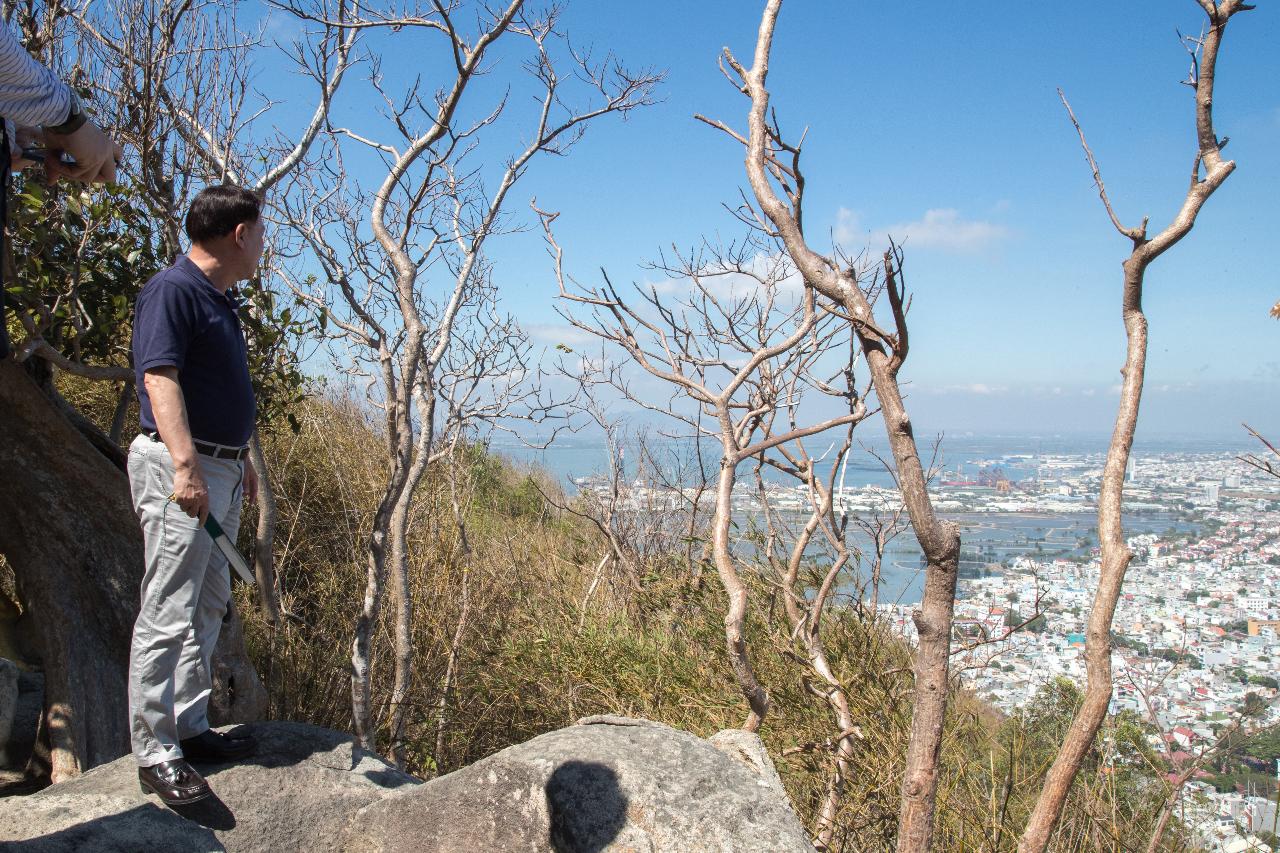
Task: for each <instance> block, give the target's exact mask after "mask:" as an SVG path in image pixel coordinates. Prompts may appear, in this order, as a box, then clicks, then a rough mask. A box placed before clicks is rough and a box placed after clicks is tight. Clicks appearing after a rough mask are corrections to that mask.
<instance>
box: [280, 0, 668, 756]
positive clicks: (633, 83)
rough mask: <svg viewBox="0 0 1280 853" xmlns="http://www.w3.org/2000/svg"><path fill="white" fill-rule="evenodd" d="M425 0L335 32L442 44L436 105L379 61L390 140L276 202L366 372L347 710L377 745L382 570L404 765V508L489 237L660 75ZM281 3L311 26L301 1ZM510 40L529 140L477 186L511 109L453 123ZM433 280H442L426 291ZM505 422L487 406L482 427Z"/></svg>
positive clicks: (434, 423)
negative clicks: (368, 409)
mask: <svg viewBox="0 0 1280 853" xmlns="http://www.w3.org/2000/svg"><path fill="white" fill-rule="evenodd" d="M282 5H283V4H282ZM422 5H423V9H424V11H422V13H421V14H419V13H418V11H416V10H417V6H416V5H415V6H413V7H412V10H411V11H409V12H406V13H405V14H400V13H399V12H397V13H396V14H392V13H391V12H390V11H387V10H385V9H382V10H379V9H373V8H365V9H363V10H362V11H361V13H360V15H359V16H352V17H351V18H349V19H347V20H344V21H342V22H341V23H340V24H338V25H339V26H341V27H342V28H344V29H345V30H347V31H357V30H359V31H366V30H370V29H379V30H387V31H391V30H394V31H397V32H400V33H401V35H400V37H401V38H404V37H407V36H410V35H420V36H422V37H434V38H438V39H441V40H442V42H443V43H442V45H441V47H442V48H443V49H444V50H445V51H447V54H448V55H451V56H452V57H453V58H454V60H455V61H454V73H453V76H452V79H451V80H449V81H448V82H447V83H446V84H445V85H444V86H443V87H441V88H440V89H439V90H438V91H437V92H436V93H435V95H434V96H433V97H432V98H426V97H424V96H423V94H422V93H420V92H419V89H418V85H417V84H416V83H414V84H412V85H411V86H410V87H409V88H408V89H407V90H406V91H403V92H400V93H395V94H393V93H391V92H389V91H388V90H387V87H386V84H385V83H384V78H383V77H382V75H381V71H380V68H379V66H378V63H377V62H376V61H375V62H373V63H372V65H373V69H374V74H373V76H372V79H371V82H372V84H373V86H374V89H375V92H376V93H377V94H378V95H379V97H381V98H382V100H383V101H384V102H385V103H386V105H387V109H388V116H387V118H388V119H389V122H388V123H389V124H390V125H391V127H392V128H393V130H392V131H391V133H393V134H394V137H395V142H383V141H377V140H375V139H374V138H372V137H373V136H375V135H377V134H371V133H369V132H367V131H365V132H360V131H358V130H357V129H353V128H349V127H340V126H336V125H335V126H331V127H329V128H327V129H326V136H327V139H328V154H329V156H328V157H327V158H326V159H325V161H324V162H322V163H317V164H316V168H314V169H313V170H310V172H309V174H307V175H305V176H300V175H295V176H294V179H295V180H296V182H297V192H298V196H297V198H298V201H296V202H295V201H292V200H290V201H288V202H286V208H287V209H286V210H285V212H284V218H285V220H286V221H287V222H288V224H289V226H290V228H291V229H292V230H293V231H294V232H295V233H297V234H298V235H299V240H300V247H299V248H300V249H301V250H303V251H304V252H305V253H306V257H307V258H308V259H310V260H311V261H314V262H315V263H317V264H318V265H319V267H320V268H321V269H322V270H323V273H324V275H323V278H314V279H312V280H308V279H307V278H306V276H305V275H301V274H300V275H298V276H295V277H292V278H291V279H290V281H291V286H292V287H293V288H294V290H295V292H296V293H297V294H298V295H299V296H300V297H301V298H303V299H305V300H306V301H307V302H308V303H309V304H310V305H312V306H313V307H314V308H315V309H316V310H317V311H318V312H323V314H324V316H325V317H326V319H327V323H328V324H329V325H330V327H331V328H332V329H333V330H334V334H335V336H336V337H337V338H338V339H341V341H343V342H344V343H345V344H347V345H348V347H349V348H348V349H347V351H346V352H345V353H344V356H343V358H342V360H343V361H344V362H346V369H349V370H351V371H354V372H357V373H359V374H361V375H364V376H366V377H368V378H369V380H370V402H371V404H373V405H374V406H376V407H378V408H379V409H381V410H382V412H383V413H384V415H385V419H384V428H383V438H384V441H385V447H384V451H385V453H386V455H387V461H388V463H389V472H388V477H387V482H386V486H385V489H384V491H383V494H382V497H381V500H380V501H379V504H378V508H377V511H376V513H375V515H374V520H373V527H372V531H371V532H370V535H369V539H368V544H367V554H368V558H367V565H368V571H367V579H366V591H365V597H364V606H363V608H362V611H361V614H360V616H359V618H358V619H357V622H356V626H355V632H354V634H355V637H354V641H353V644H352V713H353V718H354V721H355V729H356V735H357V738H358V739H359V741H360V743H361V745H362V746H363V747H365V748H366V749H370V750H372V749H374V748H375V746H376V740H377V738H376V730H377V725H376V723H375V717H374V709H373V706H372V704H371V690H372V686H371V677H370V670H371V653H372V651H371V650H372V632H373V629H374V626H375V625H376V623H377V621H378V618H379V613H380V610H381V607H382V599H383V588H384V583H385V579H386V576H387V572H388V570H390V571H391V582H392V590H393V593H394V599H395V605H396V609H395V639H394V643H393V645H394V657H395V665H394V683H393V686H392V690H391V696H390V700H389V703H388V727H389V731H390V742H391V754H392V756H393V757H394V759H395V760H396V762H397V763H398V764H400V765H403V763H404V760H405V743H404V736H405V731H406V724H407V713H408V710H409V705H408V699H409V693H410V689H411V679H412V669H413V667H412V662H413V645H412V632H411V624H412V601H411V598H410V595H409V557H410V555H409V552H408V545H407V530H408V520H409V512H410V508H411V504H412V501H413V497H414V493H415V490H416V488H417V486H418V483H419V481H420V480H421V477H422V475H423V473H424V471H425V470H426V467H427V465H428V463H429V461H430V460H431V458H432V455H433V452H434V450H435V447H436V444H437V442H438V440H439V437H438V435H437V429H438V428H439V418H440V416H441V412H440V406H441V399H442V398H441V395H442V393H446V391H445V388H446V386H447V385H448V383H449V382H450V380H449V379H448V375H449V368H448V365H449V363H450V362H449V358H450V353H451V352H452V351H453V348H454V347H455V346H456V345H457V342H458V339H459V331H458V330H459V328H461V327H462V326H464V325H465V324H467V323H479V324H481V327H483V328H487V329H491V330H497V329H498V328H499V327H498V326H497V325H494V324H492V323H490V320H491V319H492V318H490V317H488V316H487V315H486V314H485V313H484V311H483V310H482V306H483V304H484V302H485V298H486V297H485V296H484V294H485V293H486V292H490V293H491V292H492V286H491V283H490V276H491V269H490V267H489V265H488V262H487V261H486V260H485V256H484V248H485V243H486V241H487V240H488V239H489V238H490V237H491V236H493V235H495V234H497V233H500V232H501V230H502V223H501V218H500V217H501V215H502V213H503V208H504V204H505V202H506V199H507V196H508V194H509V193H510V191H511V189H512V188H513V187H514V186H515V185H516V184H517V183H518V182H519V180H520V179H521V178H522V177H523V176H524V175H525V173H526V172H527V171H528V169H529V167H530V165H531V163H532V162H533V160H534V158H535V157H537V156H538V155H540V154H564V153H566V152H567V151H568V150H569V149H570V148H571V147H572V146H573V144H574V143H575V142H577V141H578V140H579V139H580V138H581V136H582V134H583V132H584V131H585V129H586V126H587V124H588V123H590V122H591V121H593V120H595V119H597V118H600V117H602V116H605V115H609V114H612V113H626V112H628V111H630V110H631V109H634V108H636V107H639V106H642V105H644V104H646V103H648V102H649V100H650V93H651V90H652V88H653V86H654V85H655V84H656V82H657V80H658V76H657V75H654V74H651V73H640V74H632V73H631V72H629V71H628V70H626V69H625V68H624V67H623V66H622V65H621V64H619V63H617V62H616V61H615V60H613V59H612V58H609V59H608V60H607V61H605V62H593V61H592V60H591V59H590V58H589V57H584V56H580V55H577V54H574V53H573V52H572V51H571V50H570V51H567V52H568V53H569V55H570V60H571V64H572V66H573V74H572V76H571V77H569V78H562V77H561V76H560V73H559V71H558V70H557V61H558V60H557V58H556V57H557V55H558V54H559V53H560V52H561V51H560V49H559V46H558V45H559V43H560V41H561V37H560V36H559V35H558V33H557V32H556V25H557V17H556V11H555V10H554V9H552V10H550V11H549V12H548V13H547V14H546V15H543V16H534V15H531V14H526V12H525V11H524V3H523V0H512V2H510V3H508V4H507V5H506V6H505V7H504V8H502V9H498V10H491V9H488V8H487V7H483V6H477V8H476V9H475V10H474V12H475V15H476V17H477V23H476V26H475V31H474V33H471V34H468V33H467V32H465V31H464V30H463V29H462V27H461V26H460V24H459V23H458V21H459V20H460V16H461V10H460V9H459V8H458V7H456V6H454V5H449V6H445V5H442V4H422ZM288 8H290V9H292V10H295V11H297V12H299V13H300V14H315V15H316V16H317V18H318V19H319V18H320V17H321V13H319V12H315V11H314V10H312V11H310V12H309V11H308V8H309V7H302V6H301V5H300V4H289V5H288ZM388 8H389V7H388ZM468 14H470V13H468ZM322 20H323V23H324V24H325V25H326V26H328V25H332V24H333V21H332V20H331V19H330V18H328V17H323V19H322ZM508 37H514V38H516V39H519V40H521V41H522V42H523V43H524V44H525V45H526V47H527V49H528V57H529V58H528V61H527V63H526V67H527V69H528V70H529V71H530V73H531V75H532V80H533V83H534V85H536V87H537V89H538V94H537V96H538V98H539V101H540V106H539V109H538V113H537V115H536V116H535V117H534V120H533V126H532V127H531V128H530V133H529V135H528V138H529V140H530V141H529V142H528V144H527V145H526V146H525V147H523V148H521V149H519V150H517V151H516V152H515V153H514V154H513V155H512V156H511V157H510V159H509V160H507V162H506V163H505V165H504V168H503V169H502V171H501V172H500V174H499V177H498V179H497V182H496V186H495V187H493V188H492V189H486V187H485V186H484V182H483V180H482V176H481V172H482V170H483V167H480V168H475V167H473V166H472V165H471V164H470V159H469V158H470V157H471V156H472V155H473V153H474V151H475V148H476V144H477V140H478V137H479V135H480V134H481V133H482V132H483V131H485V129H486V128H489V127H491V126H493V125H494V124H495V122H497V121H498V120H499V119H500V117H501V116H502V115H503V113H504V111H505V110H506V107H507V104H506V100H505V98H504V99H501V100H499V101H498V102H497V103H496V104H491V106H490V107H489V108H487V111H486V112H480V113H478V115H477V117H473V118H472V119H471V120H470V121H469V122H464V120H463V118H462V116H463V115H464V114H465V113H464V112H462V111H463V101H464V97H465V96H466V95H467V94H468V93H469V91H470V90H471V89H472V88H473V85H474V83H475V81H476V80H477V79H478V78H479V77H480V75H481V74H482V73H483V72H485V71H486V70H491V69H487V61H486V57H487V56H488V54H489V50H490V48H491V47H492V45H493V44H494V43H495V42H497V41H498V40H499V39H503V38H508ZM575 81H576V82H577V83H584V84H585V88H586V90H587V91H588V92H589V93H590V95H591V96H594V102H593V103H591V104H590V105H588V106H586V107H585V108H581V109H575V108H573V107H571V106H569V105H568V103H567V101H568V99H569V98H570V97H572V86H573V84H575ZM477 97H478V96H477ZM419 128H424V129H419ZM350 150H361V151H363V152H364V154H365V155H366V156H367V155H368V154H372V155H374V156H376V157H378V158H380V160H381V162H382V164H383V166H384V168H385V177H384V178H383V179H382V181H381V183H380V184H379V185H378V186H377V187H376V188H375V189H373V191H372V193H371V195H372V204H371V205H370V206H368V207H366V205H365V202H364V195H365V193H364V191H363V190H362V189H361V188H360V187H359V185H358V182H356V181H354V180H353V179H351V177H350V175H349V174H348V173H347V171H346V169H345V166H344V158H345V157H346V156H348V154H347V153H346V152H348V151H350ZM287 196H288V194H286V197H287ZM338 246H341V247H342V248H341V249H339V248H337V247H338ZM428 272H430V273H431V275H428ZM433 278H438V279H439V286H438V287H436V288H434V289H433V288H432V287H431V284H432V279H433ZM486 324H488V325H486ZM470 369H472V370H474V367H473V366H472V367H471V368H470ZM468 376H470V377H472V378H474V377H475V374H474V373H470V374H465V373H464V374H463V378H462V379H460V380H459V381H462V382H464V383H465V382H466V381H468V379H467V378H466V377H468ZM446 396H447V393H446ZM502 415H503V413H502V412H497V413H494V414H493V417H492V419H493V420H500V419H501V417H502Z"/></svg>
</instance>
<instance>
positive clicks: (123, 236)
mask: <svg viewBox="0 0 1280 853" xmlns="http://www.w3.org/2000/svg"><path fill="white" fill-rule="evenodd" d="M11 199H12V201H11V204H10V230H9V235H10V240H11V243H12V246H13V258H14V276H13V279H12V281H11V282H9V284H8V286H7V290H6V293H7V298H6V303H7V308H8V309H9V312H11V313H10V316H9V317H8V318H7V321H8V322H9V324H10V327H11V328H10V332H11V338H12V339H13V340H15V341H22V340H23V339H24V338H26V337H27V336H28V332H27V330H28V329H30V330H33V331H34V333H35V335H37V336H39V337H41V338H43V339H44V340H45V341H47V342H48V343H49V344H50V345H51V346H52V347H53V348H54V349H56V350H58V351H59V352H60V353H62V354H63V355H65V356H67V357H68V358H70V359H72V360H73V361H77V362H82V363H85V364H90V365H95V366H101V365H111V366H115V367H128V366H129V365H130V355H129V351H130V337H131V334H132V328H133V309H134V303H135V301H136V299H137V295H138V291H139V290H140V289H141V288H142V286H143V285H144V284H145V283H146V282H147V280H148V279H150V278H151V277H152V276H153V275H155V274H156V273H157V272H159V271H160V270H161V269H163V268H164V267H166V266H168V264H169V260H170V259H169V258H168V257H167V254H168V250H167V249H166V248H165V246H166V238H165V228H164V227H162V224H161V223H160V221H159V220H158V219H157V218H156V215H155V214H154V213H153V212H152V211H151V210H150V209H148V208H147V207H146V206H145V205H144V204H143V203H142V201H141V199H140V198H139V197H138V196H137V195H136V194H134V193H131V192H130V191H129V190H127V189H126V188H124V187H121V186H119V185H110V186H107V187H98V188H92V189H86V188H82V187H79V186H74V185H72V186H69V185H65V184H56V185H53V186H48V185H46V184H45V183H44V182H43V181H41V180H39V179H37V178H27V177H22V176H17V177H15V186H14V192H13V194H12V196H11ZM239 294H240V296H241V299H242V302H243V305H244V307H243V308H242V310H241V312H240V316H241V320H242V322H243V324H244V328H245V337H246V339H247V341H248V349H249V367H250V375H251V376H252V377H253V381H254V386H255V391H256V393H257V396H258V407H259V418H258V420H259V423H270V422H272V421H275V420H277V419H279V418H284V419H285V420H286V421H288V422H289V423H290V425H291V426H294V427H296V417H295V416H293V415H292V412H293V410H294V409H296V408H297V407H298V406H299V405H300V404H301V403H302V400H303V398H304V395H305V387H306V381H305V376H304V374H303V372H302V370H301V364H300V363H301V361H302V358H301V355H300V352H299V350H300V346H301V342H303V341H305V340H309V339H314V338H315V337H316V335H317V333H319V332H321V331H323V328H324V326H325V317H324V316H323V314H322V315H321V316H320V317H319V318H314V317H313V316H312V315H311V314H309V313H308V312H306V311H303V310H302V309H301V306H300V304H299V302H298V300H297V299H296V298H294V297H292V296H290V297H289V298H288V299H282V298H280V297H279V296H278V295H277V294H276V293H275V292H274V291H272V290H271V289H270V288H269V287H268V286H267V284H266V283H265V282H264V281H263V279H262V278H260V277H259V278H256V279H254V280H252V281H250V282H248V283H247V284H246V285H245V286H243V287H241V288H240V289H239Z"/></svg>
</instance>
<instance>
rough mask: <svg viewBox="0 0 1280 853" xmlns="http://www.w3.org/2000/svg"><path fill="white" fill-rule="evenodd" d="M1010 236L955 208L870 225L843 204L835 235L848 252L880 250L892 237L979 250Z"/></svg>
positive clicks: (916, 244)
mask: <svg viewBox="0 0 1280 853" xmlns="http://www.w3.org/2000/svg"><path fill="white" fill-rule="evenodd" d="M1008 236H1009V229H1008V228H1006V227H1005V226H1003V225H998V224H996V223H994V222H988V221H986V220H981V219H965V218H964V217H962V216H961V215H960V212H959V211H958V210H955V209H954V208H949V207H948V208H933V209H930V210H926V211H925V212H924V215H923V216H922V217H920V218H919V219H917V220H915V221H913V222H899V223H897V224H896V225H889V226H887V227H879V228H869V227H867V226H866V224H865V223H864V222H863V219H862V216H861V215H860V214H859V213H858V212H857V211H855V210H850V209H849V208H847V207H842V208H840V209H839V210H838V211H836V223H835V226H834V227H833V229H832V238H833V239H834V240H835V243H836V245H838V246H841V247H842V248H844V249H845V250H846V251H857V249H859V248H863V247H869V248H873V249H876V250H877V251H878V250H880V249H882V248H884V247H885V246H887V245H888V242H889V239H890V238H892V239H893V240H894V241H896V242H898V243H901V244H903V245H905V246H907V247H908V248H915V249H938V250H939V251H944V252H976V251H978V250H980V249H984V248H987V247H989V246H992V245H994V244H996V243H999V242H1000V241H1002V240H1004V239H1006V238H1007V237H1008Z"/></svg>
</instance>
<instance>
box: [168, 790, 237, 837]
mask: <svg viewBox="0 0 1280 853" xmlns="http://www.w3.org/2000/svg"><path fill="white" fill-rule="evenodd" d="M169 808H170V809H171V810H172V811H173V813H174V814H178V815H182V816H183V817H185V818H186V819H187V820H189V821H191V822H192V823H198V824H200V825H201V826H203V827H205V828H206V829H218V830H226V829H235V826H236V816H235V815H234V814H232V813H231V809H229V808H227V804H226V803H224V802H222V800H220V799H219V798H218V795H217V794H213V795H211V796H208V797H206V798H204V799H203V800H201V801H200V802H198V803H192V804H191V805H188V806H170V807H169Z"/></svg>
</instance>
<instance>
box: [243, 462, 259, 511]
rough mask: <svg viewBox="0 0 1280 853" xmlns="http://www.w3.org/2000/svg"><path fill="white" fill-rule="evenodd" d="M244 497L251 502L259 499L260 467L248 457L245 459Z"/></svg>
mask: <svg viewBox="0 0 1280 853" xmlns="http://www.w3.org/2000/svg"><path fill="white" fill-rule="evenodd" d="M244 499H245V500H247V501H248V502H249V503H257V501H258V469H257V468H254V467H253V463H252V462H250V461H249V460H248V459H246V460H244Z"/></svg>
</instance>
